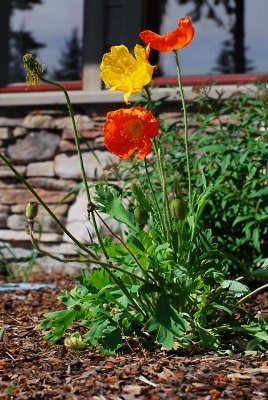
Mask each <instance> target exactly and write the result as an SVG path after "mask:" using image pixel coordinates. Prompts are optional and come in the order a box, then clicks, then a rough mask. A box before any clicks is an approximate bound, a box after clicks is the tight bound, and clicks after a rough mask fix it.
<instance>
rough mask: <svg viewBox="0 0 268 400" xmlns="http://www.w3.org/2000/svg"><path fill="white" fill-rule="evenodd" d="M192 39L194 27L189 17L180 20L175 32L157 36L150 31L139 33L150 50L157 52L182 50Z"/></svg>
mask: <svg viewBox="0 0 268 400" xmlns="http://www.w3.org/2000/svg"><path fill="white" fill-rule="evenodd" d="M193 37H194V27H193V25H192V22H191V20H190V18H189V17H185V18H181V19H180V20H179V23H178V27H177V29H176V30H175V31H171V32H167V33H165V34H164V35H158V34H157V33H154V32H152V31H148V30H146V31H143V32H141V33H140V38H141V40H143V41H144V43H146V44H150V46H151V48H152V49H155V50H158V51H171V50H177V49H182V48H184V47H186V46H188V44H189V43H190V42H191V40H192V39H193Z"/></svg>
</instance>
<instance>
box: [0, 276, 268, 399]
mask: <svg viewBox="0 0 268 400" xmlns="http://www.w3.org/2000/svg"><path fill="white" fill-rule="evenodd" d="M34 279H35V280H36V281H42V282H49V283H54V284H57V285H58V288H57V289H49V288H45V289H41V290H37V291H29V290H28V291H15V292H2V293H0V328H1V327H2V326H3V324H4V326H5V330H4V334H3V336H2V340H1V341H0V400H2V399H10V400H11V399H27V400H28V399H36V400H41V399H59V400H60V399H68V400H76V399H77V400H80V399H81V400H82V399H87V400H88V399H94V400H105V399H112V400H132V399H153V400H169V399H170V400H173V399H199V400H217V399H219V400H220V399H236V400H239V399H258V400H264V399H267V398H268V380H267V376H268V360H267V355H266V354H257V355H254V356H245V355H232V356H219V355H216V354H214V353H206V354H190V353H188V354H187V353H184V354H183V353H179V352H177V353H174V352H173V353H171V352H163V351H160V350H157V351H154V352H149V351H146V352H142V351H141V349H140V348H137V349H135V348H134V349H133V351H130V350H128V351H127V352H125V353H123V352H122V353H119V354H118V355H115V356H104V355H101V354H99V353H97V352H94V351H92V349H86V350H83V351H80V352H79V354H77V353H74V352H73V351H70V350H68V349H66V348H65V346H64V345H63V344H59V345H55V346H48V345H47V344H46V343H45V341H44V339H43V337H42V333H41V332H40V331H38V330H35V329H34V328H35V326H36V325H37V323H38V321H39V320H40V319H41V318H42V316H43V314H44V313H46V312H48V311H52V310H53V311H54V310H55V309H56V307H57V309H60V308H61V305H60V303H59V302H58V301H57V300H56V296H57V294H58V293H59V292H60V291H62V289H63V288H70V287H72V285H73V282H74V278H73V277H71V276H68V275H60V274H55V275H54V276H53V277H50V278H49V279H48V277H47V276H44V275H43V276H37V277H35V278H34Z"/></svg>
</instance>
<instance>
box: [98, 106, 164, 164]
mask: <svg viewBox="0 0 268 400" xmlns="http://www.w3.org/2000/svg"><path fill="white" fill-rule="evenodd" d="M157 134H158V122H157V120H156V118H155V117H154V116H153V114H152V113H151V112H150V111H148V110H145V109H144V108H142V107H139V106H137V107H132V108H128V109H126V108H120V109H119V110H116V111H111V112H108V114H107V119H106V122H105V125H104V144H105V146H106V147H107V149H108V150H109V151H110V152H111V153H113V154H116V155H117V156H118V157H121V158H124V159H126V158H129V157H130V156H131V155H132V154H133V153H134V151H135V150H138V155H137V158H139V159H142V158H144V157H146V156H147V155H148V154H150V153H151V148H152V144H151V140H150V139H151V138H154V137H156V136H157Z"/></svg>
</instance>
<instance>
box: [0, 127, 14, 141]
mask: <svg viewBox="0 0 268 400" xmlns="http://www.w3.org/2000/svg"><path fill="white" fill-rule="evenodd" d="M11 138H12V134H11V130H10V128H8V127H0V139H4V140H6V139H11Z"/></svg>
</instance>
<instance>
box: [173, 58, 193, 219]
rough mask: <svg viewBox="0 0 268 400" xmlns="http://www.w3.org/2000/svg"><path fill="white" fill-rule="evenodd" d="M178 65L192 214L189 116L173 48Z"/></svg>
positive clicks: (178, 68) (179, 72)
mask: <svg viewBox="0 0 268 400" xmlns="http://www.w3.org/2000/svg"><path fill="white" fill-rule="evenodd" d="M173 53H174V56H175V60H176V66H177V74H178V84H179V91H180V95H181V102H182V108H183V120H184V143H185V154H186V163H187V173H188V197H189V209H190V213H191V214H192V211H193V204H192V183H191V169H190V157H189V146H188V141H189V138H188V136H189V135H188V118H187V109H186V103H185V97H184V91H183V86H182V81H181V68H180V63H179V57H178V53H177V51H176V50H173Z"/></svg>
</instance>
